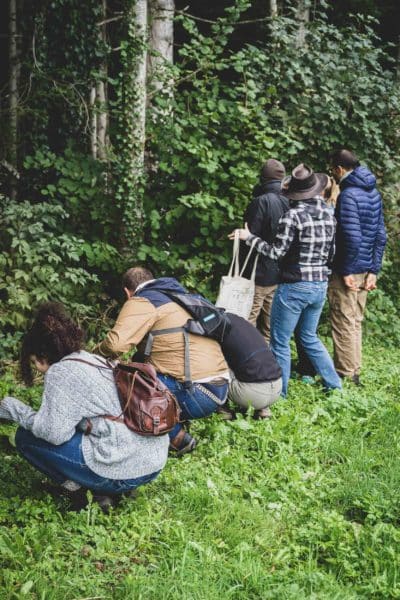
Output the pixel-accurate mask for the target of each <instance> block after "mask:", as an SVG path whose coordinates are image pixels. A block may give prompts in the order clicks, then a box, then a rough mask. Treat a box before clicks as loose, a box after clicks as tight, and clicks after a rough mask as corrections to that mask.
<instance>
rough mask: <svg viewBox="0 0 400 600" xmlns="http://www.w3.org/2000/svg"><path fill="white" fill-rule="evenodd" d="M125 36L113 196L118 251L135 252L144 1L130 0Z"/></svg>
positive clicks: (139, 223) (140, 185)
mask: <svg viewBox="0 0 400 600" xmlns="http://www.w3.org/2000/svg"><path fill="white" fill-rule="evenodd" d="M126 26H127V27H126V29H127V35H126V39H124V40H123V42H122V44H121V62H122V72H121V74H120V85H119V86H118V89H117V94H118V99H119V133H118V135H117V140H116V148H115V152H116V154H117V156H118V157H119V161H118V169H117V176H118V182H117V193H116V199H117V202H118V205H119V208H120V210H121V218H122V236H121V250H122V252H123V253H124V254H126V255H131V254H134V253H135V252H136V251H137V249H138V247H139V246H140V244H141V242H142V238H143V193H144V180H145V173H144V153H145V142H146V104H147V43H148V10H147V0H130V1H129V3H128V7H127V10H126Z"/></svg>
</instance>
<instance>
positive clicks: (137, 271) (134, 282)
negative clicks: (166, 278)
mask: <svg viewBox="0 0 400 600" xmlns="http://www.w3.org/2000/svg"><path fill="white" fill-rule="evenodd" d="M151 279H154V275H153V273H152V272H151V271H150V270H149V269H146V268H145V267H132V268H131V269H128V270H127V272H126V273H124V275H123V276H122V285H123V287H126V288H128V290H129V291H130V292H136V289H137V287H138V286H139V285H140V284H141V283H145V281H150V280H151Z"/></svg>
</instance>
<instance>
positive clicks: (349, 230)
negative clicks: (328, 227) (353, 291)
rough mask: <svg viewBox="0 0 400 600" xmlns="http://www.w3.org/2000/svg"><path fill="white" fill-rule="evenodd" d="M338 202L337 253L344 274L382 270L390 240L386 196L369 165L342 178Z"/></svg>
mask: <svg viewBox="0 0 400 600" xmlns="http://www.w3.org/2000/svg"><path fill="white" fill-rule="evenodd" d="M340 190H341V191H340V194H339V197H338V201H337V204H336V210H335V217H336V220H337V229H336V255H335V259H334V264H333V270H334V271H335V272H336V273H340V274H341V275H350V274H356V273H378V272H379V271H380V269H381V266H382V257H383V251H384V249H385V244H386V230H385V224H384V221H383V207H382V198H381V195H380V193H379V192H378V190H377V189H376V179H375V177H374V175H373V174H372V173H371V171H370V170H369V169H367V167H363V166H360V167H356V168H355V169H354V171H352V172H351V173H350V175H348V176H347V177H345V179H343V180H342V181H341V182H340Z"/></svg>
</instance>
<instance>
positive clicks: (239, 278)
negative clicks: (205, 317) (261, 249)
mask: <svg viewBox="0 0 400 600" xmlns="http://www.w3.org/2000/svg"><path fill="white" fill-rule="evenodd" d="M256 241H257V240H254V241H253V243H252V245H251V248H250V250H249V252H248V254H247V256H246V260H245V261H244V263H243V267H242V270H241V271H240V273H239V234H237V233H235V239H234V242H233V257H232V262H231V266H230V268H229V271H228V275H225V276H224V277H222V279H221V283H220V286H219V293H218V298H217V301H216V303H215V306H218V307H220V308H225V310H227V311H229V312H231V313H234V314H235V315H239V317H244V318H245V319H248V318H249V315H250V311H251V308H252V306H253V300H254V289H255V283H254V280H255V276H256V267H257V262H258V257H259V254H258V252H257V256H256V259H255V261H254V266H253V270H252V273H251V278H250V279H246V278H245V277H243V273H244V270H245V268H246V266H247V263H248V261H249V258H250V256H251V254H252V252H253V250H254V246H255V243H256Z"/></svg>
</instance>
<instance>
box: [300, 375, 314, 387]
mask: <svg viewBox="0 0 400 600" xmlns="http://www.w3.org/2000/svg"><path fill="white" fill-rule="evenodd" d="M300 381H301V383H306V384H307V385H314V384H315V379H314V377H311V375H302V377H301V379H300Z"/></svg>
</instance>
